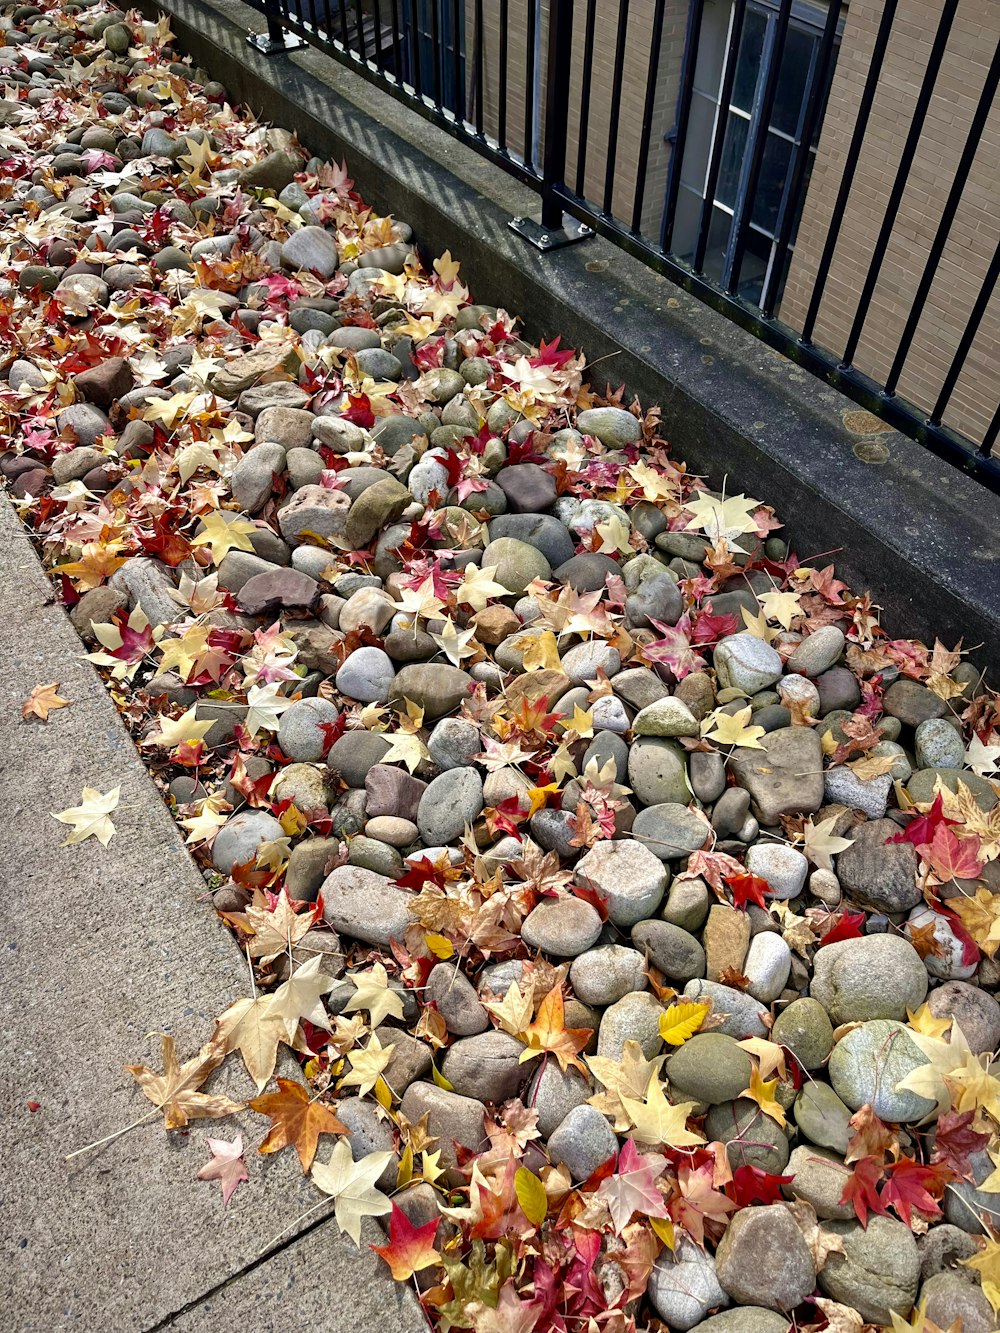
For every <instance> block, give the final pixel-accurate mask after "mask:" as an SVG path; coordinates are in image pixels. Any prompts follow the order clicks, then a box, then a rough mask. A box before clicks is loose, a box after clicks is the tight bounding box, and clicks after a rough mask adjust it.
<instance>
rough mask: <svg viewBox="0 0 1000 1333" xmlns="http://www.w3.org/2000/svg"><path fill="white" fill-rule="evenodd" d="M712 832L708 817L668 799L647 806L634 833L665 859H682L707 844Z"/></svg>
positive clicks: (639, 816)
mask: <svg viewBox="0 0 1000 1333" xmlns="http://www.w3.org/2000/svg"><path fill="white" fill-rule="evenodd" d="M710 834H711V829H710V827H709V825H708V823H707V821H706V820H705V819H703V818H702V817H701V816H700V815H699V814H697V813H696V812H695V811H694V810H689V809H688V808H687V806H686V805H681V804H679V803H678V802H676V801H667V802H664V803H663V804H660V805H650V806H647V807H646V809H645V810H642V811H640V813H639V814H638V815H637V816H636V818H635V822H634V823H633V825H632V835H633V837H635V838H637V839H638V840H639V841H640V842H642V843H644V844H645V845H646V846H647V847H648V848H649V849H650V851H651V852H653V853H654V854H655V855H656V856H658V857H659V858H660V860H661V861H679V860H680V859H681V858H682V857H685V856H688V855H690V853H691V852H696V851H697V850H698V849H699V847H702V846H704V844H705V842H706V840H707V839H708V838H709V836H710Z"/></svg>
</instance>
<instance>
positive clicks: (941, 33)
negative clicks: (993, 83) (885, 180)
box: [843, 0, 958, 366]
mask: <svg viewBox="0 0 1000 1333" xmlns="http://www.w3.org/2000/svg"><path fill="white" fill-rule="evenodd" d="M957 9H958V0H945V5H944V11H943V12H942V14H941V21H940V22H939V24H938V29H937V32H936V33H935V34H934V44H933V46H932V47H931V54H930V57H929V59H928V61H927V68H926V69H925V71H924V78H923V82H922V83H921V85H920V93H919V95H918V97H917V104H916V106H915V107H914V109H913V119H912V120H911V122H910V128H909V131H908V133H907V135H906V142H905V143H904V144H903V152H902V155H901V156H900V159H899V166H898V167H897V168H896V178H895V180H894V181H893V182H892V189H891V190H890V192H889V202H888V203H887V204H886V209H885V215H884V217H883V218H882V225H881V227H880V228H879V233H878V239H877V240H876V242H875V248H874V250H873V251H872V258H871V263H870V264H869V265H868V272H867V273H866V275H865V282H864V286H863V287H862V289H861V296H860V297H859V299H858V308H857V311H856V313H855V315H854V323H853V324H852V326H851V332H850V334H849V336H848V339H847V344H846V346H845V347H844V357H843V361H844V365H845V366H850V365H853V364H854V354H855V352H856V351H857V350H858V343H859V342H860V341H861V334H862V332H863V330H864V326H865V320H866V319H867V318H868V311H869V309H870V307H871V303H872V297H873V296H874V295H875V288H876V286H877V285H878V280H879V274H880V273H881V272H882V263H883V261H884V260H885V254H886V250H887V249H888V248H889V241H890V239H891V237H892V229H893V227H894V226H895V223H896V218H897V216H898V214H899V206H900V204H901V203H902V200H903V191H904V190H905V189H906V183H907V181H908V180H909V178H910V168H911V167H912V165H913V158H914V155H915V154H916V151H917V145H918V143H919V142H920V136H921V134H922V132H923V128H924V121H925V120H926V118H927V110H928V108H929V106H930V104H931V96H932V94H933V92H934V84H935V83H936V82H937V76H938V72H939V71H940V69H941V61H942V60H943V59H944V52H945V47H946V46H947V45H948V35H949V33H950V32H951V25H952V23H953V22H954V19H955V11H956V10H957Z"/></svg>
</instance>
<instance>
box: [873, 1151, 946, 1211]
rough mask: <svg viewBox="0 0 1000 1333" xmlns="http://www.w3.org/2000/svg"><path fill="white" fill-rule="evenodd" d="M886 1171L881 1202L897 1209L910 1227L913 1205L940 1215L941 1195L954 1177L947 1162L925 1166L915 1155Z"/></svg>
mask: <svg viewBox="0 0 1000 1333" xmlns="http://www.w3.org/2000/svg"><path fill="white" fill-rule="evenodd" d="M885 1173H886V1176H887V1177H888V1179H887V1180H886V1182H885V1184H884V1185H883V1186H882V1194H881V1200H882V1203H884V1204H885V1205H886V1206H887V1207H889V1208H894V1209H895V1210H896V1212H897V1213H898V1214H899V1216H900V1217H901V1218H902V1219H903V1221H904V1222H905V1223H906V1225H907V1226H910V1225H911V1220H910V1210H911V1209H912V1208H916V1209H917V1211H918V1212H920V1213H924V1214H925V1215H926V1216H928V1217H940V1215H941V1209H940V1208H939V1207H938V1204H937V1200H938V1199H940V1198H941V1195H942V1194H943V1193H944V1187H945V1185H947V1184H948V1182H949V1180H954V1178H955V1173H954V1172H953V1171H952V1169H951V1167H950V1166H947V1165H946V1164H945V1163H944V1162H939V1163H937V1164H936V1165H935V1166H922V1165H921V1164H920V1163H919V1162H915V1161H914V1160H913V1158H912V1157H902V1158H900V1160H899V1161H898V1162H893V1163H891V1164H890V1165H889V1166H887V1167H886V1169H885ZM932 1191H933V1193H932Z"/></svg>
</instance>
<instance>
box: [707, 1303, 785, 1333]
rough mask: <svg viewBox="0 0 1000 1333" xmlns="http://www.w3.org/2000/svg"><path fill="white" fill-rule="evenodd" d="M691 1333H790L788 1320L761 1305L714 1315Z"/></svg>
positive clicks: (741, 1307)
mask: <svg viewBox="0 0 1000 1333" xmlns="http://www.w3.org/2000/svg"><path fill="white" fill-rule="evenodd" d="M691 1333H788V1320H787V1319H786V1317H785V1316H784V1315H783V1314H776V1313H775V1311H774V1310H765V1309H764V1308H763V1306H760V1305H741V1306H739V1307H738V1308H737V1309H735V1310H723V1311H722V1313H721V1314H715V1315H712V1317H711V1319H706V1320H705V1321H704V1323H701V1324H696V1325H695V1327H694V1328H693V1329H692V1330H691Z"/></svg>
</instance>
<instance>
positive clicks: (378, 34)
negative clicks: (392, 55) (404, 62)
mask: <svg viewBox="0 0 1000 1333" xmlns="http://www.w3.org/2000/svg"><path fill="white" fill-rule="evenodd" d="M372 17H373V19H374V22H375V31H374V46H375V50H374V51H373V52H372V59H373V60H374V61H375V68H376V69H377V70H378V72H379V73H380V74H383V73H384V72H385V71H384V68H383V65H382V5H381V3H380V0H372Z"/></svg>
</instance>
